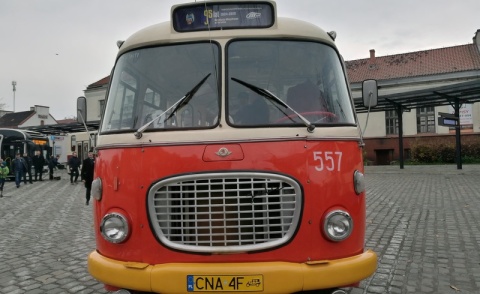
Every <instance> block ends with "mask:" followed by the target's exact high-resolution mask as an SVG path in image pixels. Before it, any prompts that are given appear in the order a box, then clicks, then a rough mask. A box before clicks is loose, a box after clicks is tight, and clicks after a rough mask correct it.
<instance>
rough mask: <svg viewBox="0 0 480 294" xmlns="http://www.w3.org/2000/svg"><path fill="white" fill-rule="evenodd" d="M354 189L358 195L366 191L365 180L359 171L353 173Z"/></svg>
mask: <svg viewBox="0 0 480 294" xmlns="http://www.w3.org/2000/svg"><path fill="white" fill-rule="evenodd" d="M353 188H354V189H355V193H357V195H358V194H360V193H362V192H363V191H365V178H364V176H363V173H361V172H359V171H358V170H356V171H355V172H354V173H353Z"/></svg>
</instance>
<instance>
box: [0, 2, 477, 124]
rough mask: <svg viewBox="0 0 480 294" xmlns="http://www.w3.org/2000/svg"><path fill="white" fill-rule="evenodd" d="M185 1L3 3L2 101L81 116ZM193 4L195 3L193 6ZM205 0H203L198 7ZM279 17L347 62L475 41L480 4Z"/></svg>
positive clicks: (339, 9)
mask: <svg viewBox="0 0 480 294" xmlns="http://www.w3.org/2000/svg"><path fill="white" fill-rule="evenodd" d="M182 2H184V1H180V0H136V1H133V0H130V1H127V0H81V1H74V0H1V1H0V40H1V42H0V48H1V51H0V52H1V54H0V99H1V100H0V103H5V104H6V106H5V109H6V110H12V109H13V91H12V90H13V89H12V81H13V80H15V81H16V82H17V91H16V93H15V111H17V112H18V111H26V110H29V109H30V107H31V106H34V105H44V106H49V107H50V113H51V114H52V115H53V117H54V118H55V119H57V120H59V119H63V118H65V117H73V116H75V112H76V111H75V107H76V98H77V97H78V96H83V90H85V88H86V87H87V85H89V84H91V83H93V82H96V81H97V80H100V79H101V78H103V77H105V76H107V75H109V74H110V70H111V69H112V66H113V63H114V60H115V56H116V53H117V47H116V41H117V40H124V39H126V38H127V37H128V36H129V35H131V34H132V33H134V32H135V31H137V30H139V29H141V28H143V27H145V26H148V25H151V24H154V23H158V22H163V21H167V20H168V19H169V14H170V8H171V6H172V5H173V4H177V3H182ZM186 2H188V1H186ZM197 2H200V1H197ZM277 8H278V15H280V16H287V17H293V18H298V19H302V20H305V21H308V22H312V23H314V24H316V25H318V26H320V27H322V28H323V29H325V30H326V31H331V30H334V31H336V32H337V36H338V37H337V45H338V47H339V49H340V51H341V52H342V54H343V56H344V58H345V60H353V59H360V58H367V57H368V56H369V50H370V49H372V48H373V49H375V51H376V55H377V56H384V55H392V54H398V53H404V52H411V51H418V50H425V49H433V48H441V47H449V46H455V45H463V44H468V43H472V37H473V36H474V33H475V32H476V30H477V29H480V14H479V12H480V1H479V0H460V1H450V0H402V1H398V0H397V1H391V0H350V1H348V0H329V1H325V0H295V1H293V0H277Z"/></svg>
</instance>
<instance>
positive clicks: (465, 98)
mask: <svg viewBox="0 0 480 294" xmlns="http://www.w3.org/2000/svg"><path fill="white" fill-rule="evenodd" d="M380 91H381V87H380V88H379V95H378V104H377V106H375V107H372V108H370V112H379V111H389V110H396V109H398V107H399V106H401V107H402V109H403V110H404V111H410V109H415V108H421V107H429V106H442V105H452V106H453V105H454V103H455V100H456V99H458V100H459V103H460V104H464V103H475V102H480V79H475V80H470V81H467V82H457V83H453V84H450V85H445V86H437V87H429V88H425V89H422V90H414V91H409V92H401V93H396V94H388V95H381V94H380ZM354 104H355V109H356V111H357V113H366V112H368V108H366V107H364V106H363V102H362V98H361V97H360V98H355V99H354Z"/></svg>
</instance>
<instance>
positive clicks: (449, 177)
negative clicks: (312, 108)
mask: <svg viewBox="0 0 480 294" xmlns="http://www.w3.org/2000/svg"><path fill="white" fill-rule="evenodd" d="M365 177H366V181H367V184H366V186H367V193H368V196H367V232H366V247H367V248H371V249H373V250H374V251H375V252H377V254H378V256H379V261H378V269H377V272H376V273H375V274H374V275H373V276H372V277H370V278H369V279H367V280H365V281H362V282H361V284H360V287H359V288H352V289H347V290H348V292H349V293H351V294H359V293H462V294H464V293H480V212H479V208H480V165H464V166H463V169H462V170H457V169H456V166H455V165H448V166H434V167H431V166H406V167H405V168H404V169H402V170H401V169H399V167H398V166H381V167H375V166H369V167H366V169H365ZM84 193H85V188H84V187H83V185H82V184H81V183H78V184H77V185H70V183H69V180H68V179H67V175H66V174H62V179H61V180H59V181H49V180H44V181H43V182H34V183H33V184H27V185H23V183H22V185H21V186H20V188H16V187H15V184H14V183H13V182H7V183H6V184H5V189H4V197H3V198H0V265H1V266H0V293H2V294H3V293H8V294H17V293H28V294H34V293H35V294H38V293H42V294H43V293H108V292H106V291H105V290H104V289H103V285H101V284H100V283H98V282H97V281H95V280H94V279H93V278H92V277H91V276H90V275H89V274H88V272H87V264H86V257H87V254H88V253H89V252H90V251H91V250H93V249H94V247H95V241H94V237H93V228H92V208H91V206H86V205H85V198H84Z"/></svg>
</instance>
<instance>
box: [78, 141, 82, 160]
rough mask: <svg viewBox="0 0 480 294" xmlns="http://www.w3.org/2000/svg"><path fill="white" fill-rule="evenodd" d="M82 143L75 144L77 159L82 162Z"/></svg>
mask: <svg viewBox="0 0 480 294" xmlns="http://www.w3.org/2000/svg"><path fill="white" fill-rule="evenodd" d="M82 145H83V142H81V141H80V142H77V150H78V151H77V157H78V158H79V159H80V160H82V158H83V148H82Z"/></svg>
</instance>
